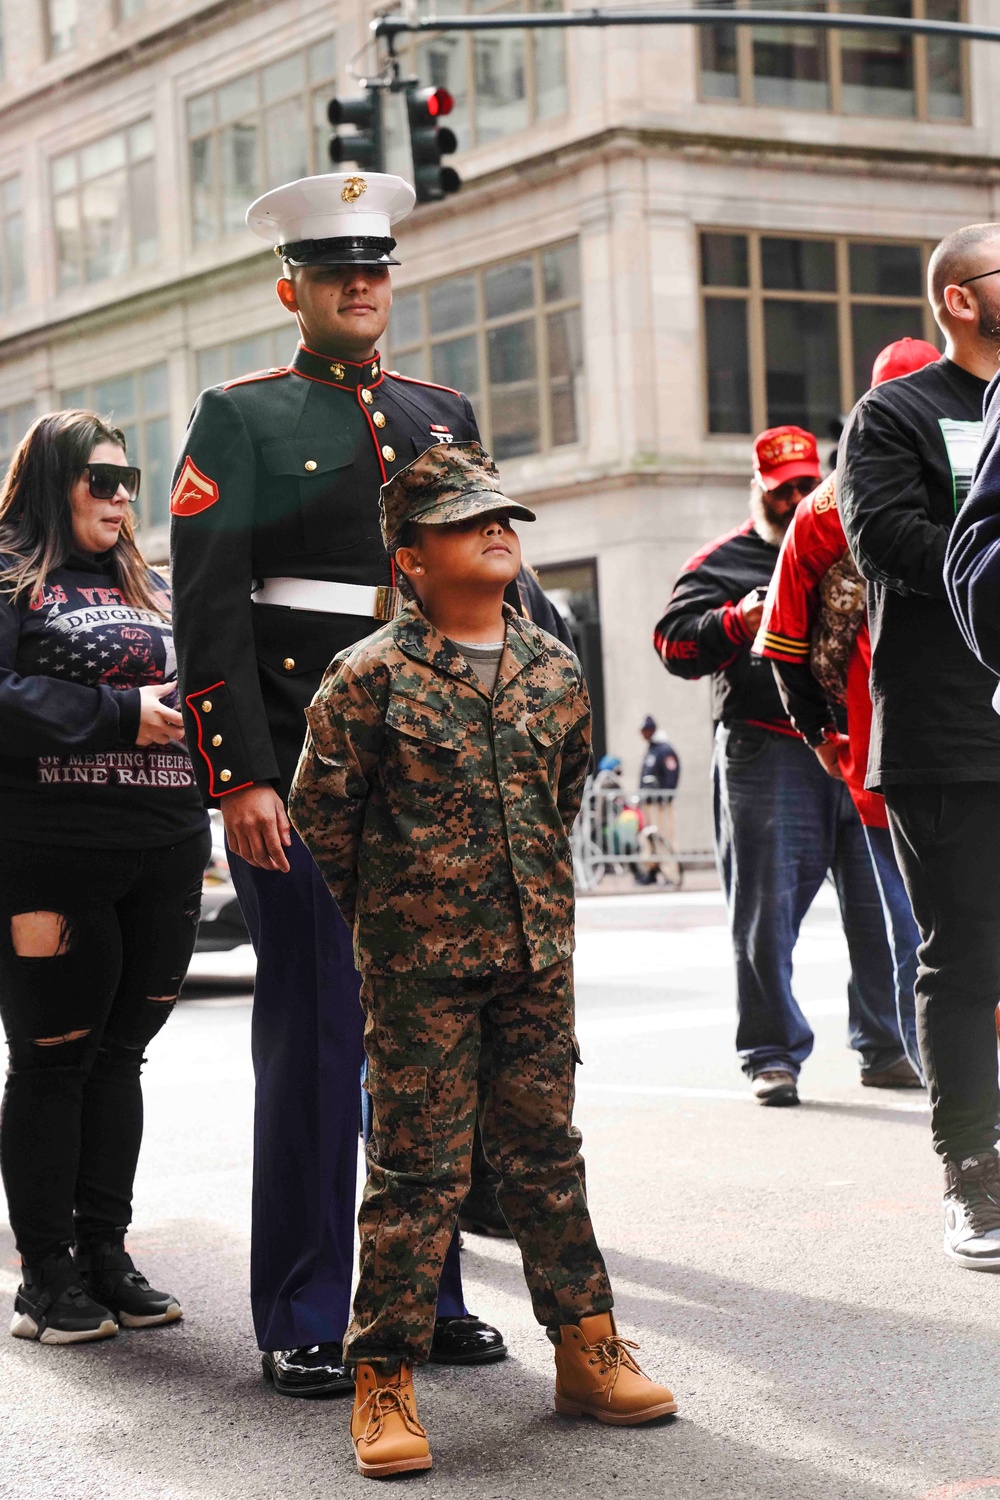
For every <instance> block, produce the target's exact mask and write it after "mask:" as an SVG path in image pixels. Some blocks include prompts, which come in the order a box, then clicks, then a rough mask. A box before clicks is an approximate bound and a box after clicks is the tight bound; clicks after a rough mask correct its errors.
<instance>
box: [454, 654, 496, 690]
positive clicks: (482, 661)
mask: <svg viewBox="0 0 1000 1500" xmlns="http://www.w3.org/2000/svg"><path fill="white" fill-rule="evenodd" d="M454 645H456V646H457V647H458V649H459V651H461V653H462V655H463V656H464V657H465V659H466V661H467V662H468V663H469V666H470V667H471V668H472V670H473V671H474V672H475V674H476V676H477V677H478V678H479V681H480V682H481V683H482V685H483V687H484V688H485V689H486V691H487V692H488V693H489V694H490V696H491V697H492V695H493V689H494V688H495V687H496V685H497V678H498V676H499V675H500V658H501V656H503V648H504V642H503V641H487V642H486V644H485V645H482V644H480V643H479V642H478V641H455V642H454Z"/></svg>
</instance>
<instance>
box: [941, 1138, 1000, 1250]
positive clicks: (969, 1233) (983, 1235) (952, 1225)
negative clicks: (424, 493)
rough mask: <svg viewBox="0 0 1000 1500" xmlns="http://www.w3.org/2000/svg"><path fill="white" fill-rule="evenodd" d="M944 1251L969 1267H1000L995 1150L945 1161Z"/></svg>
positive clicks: (999, 1178)
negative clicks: (957, 1159) (962, 1158)
mask: <svg viewBox="0 0 1000 1500" xmlns="http://www.w3.org/2000/svg"><path fill="white" fill-rule="evenodd" d="M944 1253H945V1255H947V1256H949V1257H950V1258H951V1259H952V1260H953V1261H957V1263H958V1264H959V1265H960V1266H964V1267H965V1268H966V1270H968V1271H996V1270H1000V1162H998V1161H997V1154H996V1152H995V1151H980V1152H979V1154H978V1155H977V1156H967V1157H965V1159H964V1160H963V1161H946V1162H945V1164H944Z"/></svg>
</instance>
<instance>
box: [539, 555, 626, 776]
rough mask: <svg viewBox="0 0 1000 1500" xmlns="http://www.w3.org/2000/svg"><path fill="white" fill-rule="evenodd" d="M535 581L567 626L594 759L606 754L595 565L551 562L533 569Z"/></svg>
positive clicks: (602, 670) (601, 652)
mask: <svg viewBox="0 0 1000 1500" xmlns="http://www.w3.org/2000/svg"><path fill="white" fill-rule="evenodd" d="M535 572H536V573H537V574H538V581H539V583H540V584H541V585H542V588H543V589H544V590H545V592H546V593H547V594H548V596H549V598H550V599H551V601H552V603H553V604H554V605H555V607H556V609H558V611H559V613H560V614H561V615H562V617H563V619H564V620H565V621H566V624H567V625H568V626H569V631H570V635H571V636H572V637H573V645H574V646H575V647H576V654H577V656H578V657H579V658H580V664H581V665H582V667H583V675H584V677H585V678H586V680H587V691H588V693H589V694H590V709H591V721H592V724H593V749H594V760H595V761H598V760H600V759H601V757H602V756H603V755H605V754H606V753H607V748H608V744H607V723H606V718H605V711H604V650H603V647H602V645H601V605H600V598H599V595H598V591H597V563H596V562H595V561H594V559H593V558H589V559H588V560H587V561H586V562H573V563H552V564H549V565H548V566H546V567H539V568H536V569H535Z"/></svg>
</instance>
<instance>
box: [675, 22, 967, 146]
mask: <svg viewBox="0 0 1000 1500" xmlns="http://www.w3.org/2000/svg"><path fill="white" fill-rule="evenodd" d="M699 3H700V4H701V5H702V6H703V7H704V6H707V5H711V6H712V7H715V6H716V5H717V0H699ZM722 4H723V5H724V6H727V7H728V8H729V9H732V10H734V11H740V10H759V9H762V8H763V9H768V8H774V7H771V6H770V0H722ZM780 8H781V9H783V10H805V11H823V10H825V11H836V12H840V13H846V14H853V15H864V16H891V17H903V18H912V19H913V20H929V21H964V20H965V19H966V16H965V0H788V3H787V4H785V3H784V0H783V3H782V6H781V7H780ZM698 33H699V45H700V48H701V94H702V98H703V99H712V100H715V99H730V100H732V101H733V102H734V103H741V104H751V105H752V104H757V105H767V106H771V107H774V108H779V109H811V110H829V111H833V112H834V113H837V114H845V115H881V116H884V117H887V118H893V119H907V120H944V121H948V120H952V121H959V122H964V121H965V119H966V114H967V110H966V96H967V85H966V69H967V50H966V44H965V43H964V42H960V41H959V40H957V38H952V37H924V36H904V35H902V34H900V33H897V32H891V31H827V32H824V31H820V30H819V29H817V28H815V27H807V26H798V27H797V26H754V27H752V28H751V27H747V26H738V25H736V24H733V25H718V26H699V28H698Z"/></svg>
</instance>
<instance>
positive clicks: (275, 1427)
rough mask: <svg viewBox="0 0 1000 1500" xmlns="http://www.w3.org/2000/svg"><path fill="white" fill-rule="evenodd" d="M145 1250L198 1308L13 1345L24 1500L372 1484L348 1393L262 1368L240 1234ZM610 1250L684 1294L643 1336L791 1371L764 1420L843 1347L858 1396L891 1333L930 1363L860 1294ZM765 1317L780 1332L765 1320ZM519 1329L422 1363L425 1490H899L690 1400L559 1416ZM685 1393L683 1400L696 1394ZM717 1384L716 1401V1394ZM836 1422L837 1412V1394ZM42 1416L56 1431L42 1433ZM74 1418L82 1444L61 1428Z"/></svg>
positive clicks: (649, 1279) (322, 1492)
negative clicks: (470, 1356) (332, 1393)
mask: <svg viewBox="0 0 1000 1500" xmlns="http://www.w3.org/2000/svg"><path fill="white" fill-rule="evenodd" d="M130 1246H131V1248H132V1251H133V1253H134V1254H135V1256H136V1259H137V1262H138V1263H139V1264H140V1265H141V1266H142V1267H144V1268H145V1269H146V1270H147V1271H148V1273H149V1274H150V1276H151V1277H152V1279H153V1280H154V1281H155V1282H157V1283H159V1284H161V1285H167V1284H169V1285H170V1287H171V1289H172V1290H175V1291H176V1292H177V1293H178V1294H179V1295H180V1297H181V1298H182V1301H183V1304H184V1306H185V1308H186V1317H185V1321H184V1322H183V1323H182V1324H179V1325H176V1326H174V1327H172V1328H167V1329H151V1330H147V1331H145V1332H130V1333H124V1334H120V1335H119V1336H118V1338H116V1339H110V1340H107V1341H105V1342H104V1343H101V1344H93V1345H82V1346H78V1347H76V1348H73V1349H52V1348H43V1347H41V1346H39V1345H36V1344H31V1343H22V1342H19V1341H16V1340H7V1341H6V1343H5V1344H4V1346H3V1348H2V1351H0V1383H2V1388H3V1391H4V1395H5V1398H6V1399H5V1400H4V1407H5V1413H4V1417H3V1427H4V1438H5V1442H4V1451H5V1453H6V1454H7V1455H8V1457H7V1458H4V1457H0V1479H2V1478H3V1476H4V1474H5V1473H6V1474H7V1475H8V1476H9V1477H11V1478H13V1477H14V1473H13V1472H12V1470H13V1468H14V1466H13V1463H12V1460H11V1458H10V1457H9V1455H22V1456H23V1455H25V1454H29V1453H32V1452H33V1453H34V1454H35V1455H36V1461H35V1462H33V1463H31V1464H29V1465H28V1466H27V1468H26V1467H25V1465H24V1464H23V1462H22V1459H21V1458H20V1457H19V1458H18V1460H17V1463H16V1474H17V1491H16V1492H17V1494H18V1496H19V1500H20V1497H24V1500H29V1497H30V1500H34V1497H35V1496H42V1495H50V1494H53V1493H57V1494H58V1495H59V1496H60V1500H70V1497H72V1500H78V1497H80V1500H83V1497H86V1500H90V1497H99V1500H109V1497H112V1496H119V1495H141V1500H299V1497H301V1496H310V1497H311V1496H317V1497H319V1496H323V1497H324V1500H325V1497H328V1496H330V1495H334V1494H342V1493H347V1494H348V1495H352V1496H353V1495H357V1496H361V1495H368V1496H369V1497H370V1496H371V1493H372V1491H371V1485H370V1481H365V1480H362V1479H361V1478H360V1477H359V1476H358V1475H357V1474H356V1472H355V1468H354V1461H353V1453H352V1449H351V1444H350V1438H349V1421H350V1410H351V1403H350V1401H349V1400H348V1399H339V1400H334V1401H328V1402H321V1403H320V1402H304V1401H292V1400H288V1399H284V1398H282V1397H280V1396H277V1395H275V1394H274V1392H273V1391H272V1390H271V1389H270V1388H268V1387H266V1386H264V1384H263V1383H262V1381H261V1379H260V1376H259V1374H258V1363H257V1353H256V1349H255V1347H254V1341H253V1338H252V1335H251V1333H250V1329H249V1317H248V1308H247V1300H246V1281H247V1252H246V1245H245V1243H244V1241H243V1240H242V1239H241V1238H239V1237H237V1236H235V1235H230V1234H229V1233H228V1232H226V1231H225V1230H222V1229H220V1227H219V1226H218V1225H214V1224H210V1223H205V1222H203V1221H174V1222H169V1223H163V1224H160V1225H159V1226H157V1227H156V1229H155V1230H154V1231H151V1232H149V1233H140V1234H136V1235H134V1236H133V1237H132V1238H131V1240H130ZM467 1253H468V1254H469V1269H470V1272H471V1271H473V1267H474V1269H475V1273H476V1275H477V1277H478V1278H479V1279H483V1280H486V1281H487V1282H488V1283H490V1284H492V1285H493V1286H496V1287H497V1289H498V1291H515V1290H516V1291H519V1293H520V1296H521V1297H522V1298H526V1292H525V1291H524V1287H523V1281H522V1280H521V1275H520V1268H519V1267H517V1266H515V1265H513V1264H505V1263H503V1262H501V1261H498V1260H494V1259H488V1258H487V1257H484V1256H481V1255H478V1254H476V1253H474V1252H471V1253H470V1252H467ZM0 1255H2V1259H3V1262H4V1263H5V1265H7V1266H10V1264H11V1261H12V1258H13V1246H12V1244H11V1240H10V1236H9V1234H6V1233H5V1234H4V1235H3V1236H2V1239H0ZM609 1264H610V1266H611V1269H612V1274H613V1275H614V1274H617V1275H618V1276H620V1277H623V1278H624V1279H625V1280H627V1281H628V1282H631V1283H632V1284H633V1285H634V1284H636V1283H640V1284H645V1285H648V1286H649V1287H650V1289H651V1290H659V1291H661V1292H662V1290H664V1289H665V1290H668V1291H669V1292H670V1293H671V1294H672V1297H671V1300H668V1301H665V1300H663V1298H662V1296H661V1297H660V1298H653V1297H651V1298H650V1299H648V1300H647V1299H644V1298H643V1297H641V1296H635V1295H625V1296H623V1297H622V1298H621V1299H620V1311H621V1316H622V1322H623V1326H624V1327H625V1328H626V1329H627V1330H628V1331H632V1330H633V1329H634V1328H636V1327H637V1326H638V1328H639V1329H641V1330H642V1332H643V1333H644V1334H645V1335H647V1336H648V1335H649V1334H650V1333H651V1332H653V1331H654V1330H655V1332H656V1334H657V1335H659V1336H663V1335H665V1336H666V1337H668V1338H682V1339H684V1340H685V1341H687V1342H690V1341H692V1340H693V1341H694V1342H695V1343H696V1344H697V1345H698V1346H700V1347H703V1348H704V1349H705V1351H706V1352H708V1351H711V1352H712V1354H713V1355H719V1354H725V1355H726V1356H727V1357H728V1358H730V1359H734V1360H736V1361H737V1362H738V1363H739V1364H740V1365H741V1366H743V1367H746V1366H748V1365H749V1366H751V1367H757V1368H760V1369H761V1370H766V1371H767V1372H768V1374H769V1375H770V1376H771V1377H772V1378H774V1379H775V1381H776V1387H775V1391H774V1393H773V1395H772V1398H771V1401H772V1402H773V1403H774V1404H772V1405H770V1409H769V1406H768V1404H763V1405H762V1406H761V1411H760V1424H761V1430H762V1433H763V1432H764V1431H765V1430H766V1428H767V1426H768V1423H769V1421H770V1420H772V1419H773V1417H774V1416H775V1415H776V1414H777V1409H778V1407H779V1406H784V1405H786V1404H792V1405H794V1406H796V1407H804V1406H806V1405H807V1404H808V1405H811V1408H812V1416H813V1420H814V1421H817V1420H819V1410H818V1408H819V1405H820V1403H819V1402H818V1399H817V1390H818V1385H817V1383H816V1382H817V1377H818V1375H819V1370H818V1369H817V1368H816V1366H818V1365H819V1364H820V1363H821V1361H822V1359H823V1358H824V1357H825V1358H826V1360H827V1366H826V1370H825V1377H826V1378H825V1382H824V1383H825V1384H826V1386H827V1388H829V1377H830V1375H831V1374H832V1373H834V1371H835V1370H840V1371H841V1372H842V1367H843V1366H844V1364H845V1361H846V1363H848V1364H854V1365H856V1366H857V1368H856V1369H855V1377H856V1378H855V1381H854V1383H850V1382H845V1386H844V1389H845V1391H846V1395H847V1400H848V1402H850V1403H854V1402H856V1400H857V1392H858V1384H857V1377H858V1375H859V1374H860V1377H861V1383H862V1384H863V1383H864V1371H865V1370H866V1369H867V1367H868V1366H869V1364H870V1362H871V1359H872V1355H873V1351H875V1350H877V1349H878V1348H879V1347H883V1348H884V1344H883V1340H885V1339H889V1338H893V1339H897V1340H898V1339H902V1340H903V1342H902V1345H901V1346H900V1347H901V1352H902V1357H903V1359H904V1361H905V1360H906V1359H909V1358H917V1359H921V1360H922V1362H923V1363H924V1364H925V1365H926V1364H929V1363H930V1353H929V1351H928V1350H927V1349H926V1348H924V1349H922V1348H921V1344H920V1341H919V1340H918V1339H917V1337H916V1330H915V1329H910V1328H908V1327H907V1325H906V1321H905V1320H902V1321H901V1320H899V1319H884V1320H878V1319H876V1326H875V1327H872V1325H871V1324H870V1323H868V1324H865V1325H864V1326H862V1325H861V1323H860V1322H858V1320H857V1319H856V1318H854V1319H853V1320H852V1317H851V1314H850V1311H849V1310H848V1309H846V1308H844V1309H839V1308H837V1307H833V1308H832V1309H831V1307H830V1305H828V1304H821V1303H820V1302H819V1300H818V1299H817V1300H815V1301H812V1300H811V1299H801V1298H796V1297H788V1298H777V1297H771V1296H768V1294H766V1293H765V1294H761V1293H760V1292H759V1291H758V1290H757V1289H754V1288H750V1287H747V1286H744V1285H743V1284H741V1283H740V1282H738V1281H735V1280H733V1281H724V1280H720V1279H718V1278H716V1277H712V1276H706V1275H704V1274H702V1273H697V1272H692V1271H690V1270H689V1269H687V1268H685V1267H676V1266H669V1265H664V1264H661V1263H660V1262H657V1261H655V1260H651V1259H646V1258H643V1257H637V1256H629V1255H623V1254H621V1253H619V1252H612V1254H611V1255H610V1256H609ZM675 1299H676V1300H675ZM733 1310H740V1311H741V1318H740V1319H739V1320H736V1321H734V1319H733V1316H732V1313H733ZM817 1315H820V1316H821V1321H822V1323H823V1324H824V1325H825V1326H826V1328H827V1336H826V1337H825V1338H824V1340H823V1341H822V1343H823V1347H824V1348H825V1350H826V1353H825V1356H823V1355H821V1354H820V1352H819V1349H818V1347H817V1344H816V1342H815V1340H812V1341H810V1344H809V1349H810V1354H809V1358H808V1361H807V1363H808V1364H809V1367H810V1372H811V1373H810V1374H809V1376H808V1379H807V1377H806V1371H805V1370H801V1371H800V1370H798V1369H797V1368H796V1361H795V1360H794V1359H789V1357H788V1355H789V1349H788V1347H787V1346H788V1345H789V1344H790V1343H791V1344H793V1345H794V1344H798V1343H799V1341H800V1340H801V1339H802V1338H803V1337H804V1336H805V1334H806V1332H807V1329H808V1322H807V1320H808V1318H809V1317H810V1316H812V1317H813V1318H815V1317H816V1316H817ZM831 1319H832V1324H831ZM831 1326H832V1327H833V1328H835V1329H836V1338H835V1339H834V1341H833V1343H834V1347H835V1348H836V1347H837V1346H838V1343H839V1341H840V1340H841V1339H844V1340H845V1342H844V1344H843V1345H842V1346H841V1347H840V1351H839V1353H838V1354H837V1356H836V1358H835V1360H834V1366H833V1370H832V1369H831V1367H830V1363H829V1347H830V1337H829V1333H830V1329H831ZM762 1327H764V1328H767V1329H768V1330H769V1332H768V1333H767V1334H766V1335H762V1334H761V1328H762ZM751 1329H753V1330H754V1331H755V1336H751ZM925 1332H926V1331H925ZM522 1338H523V1340H524V1342H523V1345H522V1348H523V1353H524V1354H526V1355H528V1354H530V1353H533V1352H536V1351H537V1348H538V1344H537V1338H536V1339H535V1340H534V1341H533V1345H532V1342H531V1338H530V1334H528V1335H522ZM522 1338H518V1337H515V1339H514V1355H513V1357H511V1358H510V1359H508V1360H507V1361H506V1362H505V1363H503V1364H501V1365H496V1366H487V1367H484V1368H481V1369H478V1370H475V1369H474V1370H454V1369H442V1368H436V1367H432V1368H428V1369H427V1370H425V1371H421V1372H420V1374H419V1377H418V1379H419V1391H420V1399H421V1413H422V1416H423V1418H424V1420H425V1422H426V1423H427V1425H428V1428H429V1431H430V1434H431V1439H432V1444H433V1450H434V1454H435V1468H434V1469H433V1470H432V1471H431V1473H430V1474H428V1475H424V1476H415V1477H414V1478H413V1479H411V1480H410V1481H409V1485H410V1488H411V1489H412V1490H414V1491H415V1492H417V1493H421V1494H426V1495H428V1496H433V1497H442V1500H446V1497H447V1500H450V1497H455V1500H458V1497H459V1496H461V1497H463V1500H501V1497H502V1500H518V1497H526V1500H527V1497H536V1496H545V1497H547V1500H556V1497H559V1500H577V1497H580V1496H584V1495H621V1496H623V1497H629V1496H632V1495H648V1496H650V1497H654V1496H655V1497H663V1500H695V1497H698V1500H708V1497H710V1500H717V1497H718V1500H721V1497H725V1500H751V1497H752V1500H778V1497H782V1500H786V1497H789V1496H791V1497H794V1500H898V1497H899V1494H900V1491H899V1489H898V1487H887V1488H884V1487H882V1486H880V1485H878V1484H873V1483H869V1482H866V1481H865V1480H863V1479H858V1480H853V1479H852V1480H850V1481H848V1480H846V1479H845V1480H843V1482H842V1481H841V1479H840V1478H839V1477H838V1476H837V1475H836V1474H832V1473H831V1471H830V1468H829V1466H828V1465H824V1464H816V1465H813V1464H811V1463H810V1462H808V1461H807V1460H805V1459H804V1458H803V1457H802V1456H800V1455H796V1456H789V1457H788V1458H785V1457H782V1456H780V1455H778V1456H776V1455H775V1454H774V1453H772V1452H768V1451H767V1445H766V1444H761V1445H760V1446H758V1445H756V1444H755V1443H754V1442H752V1441H746V1440H740V1439H739V1438H738V1437H736V1436H732V1437H730V1436H722V1435H720V1434H719V1433H718V1432H717V1431H715V1432H713V1431H710V1430H708V1428H707V1427H705V1426H699V1425H698V1422H697V1417H696V1416H694V1415H691V1416H689V1417H687V1418H686V1419H685V1418H684V1417H683V1416H682V1419H681V1420H679V1421H676V1422H674V1423H672V1424H669V1425H667V1424H658V1425H657V1426H655V1427H652V1426H651V1427H650V1428H648V1429H619V1428H606V1427H598V1426H597V1424H594V1423H590V1422H580V1423H576V1422H573V1423H571V1422H566V1421H563V1420H562V1419H560V1418H558V1417H557V1416H556V1415H555V1413H554V1412H553V1410H552V1377H551V1376H550V1375H548V1374H547V1373H546V1374H541V1373H539V1372H538V1371H537V1370H534V1369H530V1368H527V1367H526V1366H525V1365H524V1364H523V1363H521V1361H520V1360H519V1359H518V1357H517V1351H518V1345H519V1343H522ZM783 1346H784V1347H783ZM984 1354H985V1346H984V1348H982V1349H979V1348H978V1346H977V1357H981V1356H982V1355H984ZM546 1363H547V1361H546ZM665 1373H666V1372H665ZM680 1394H681V1399H682V1402H684V1405H683V1406H682V1413H683V1411H684V1409H685V1408H691V1407H692V1406H693V1403H692V1402H690V1401H689V1400H688V1401H685V1400H684V1393H683V1391H681V1393H680ZM707 1399H708V1402H709V1403H710V1402H711V1396H710V1394H709V1396H708V1398H707ZM698 1404H699V1405H705V1402H704V1401H700V1402H699V1403H698ZM823 1421H824V1422H829V1421H830V1416H829V1395H828V1394H827V1398H826V1402H825V1404H824V1409H823ZM40 1430H41V1431H44V1432H45V1434H46V1440H45V1443H44V1444H41V1445H40V1443H39V1432H40ZM60 1430H62V1431H64V1433H65V1438H66V1441H63V1442H60V1441H58V1432H59V1431H60ZM875 1436H877V1435H876V1434H873V1438H874V1437H875ZM842 1437H843V1434H842V1433H841V1438H842ZM70 1438H71V1441H70V1440H69V1439H70ZM881 1440H884V1435H883V1438H882V1439H881ZM841 1446H843V1443H841ZM46 1454H47V1455H48V1463H46V1461H45V1456H46ZM8 1464H11V1467H10V1468H8ZM50 1465H51V1466H52V1467H50ZM2 1491H3V1485H2V1484H0V1492H2Z"/></svg>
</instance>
